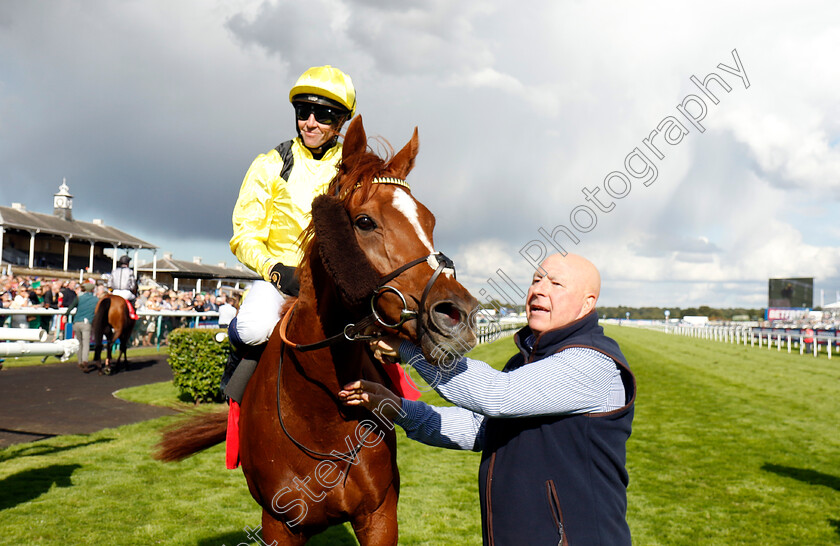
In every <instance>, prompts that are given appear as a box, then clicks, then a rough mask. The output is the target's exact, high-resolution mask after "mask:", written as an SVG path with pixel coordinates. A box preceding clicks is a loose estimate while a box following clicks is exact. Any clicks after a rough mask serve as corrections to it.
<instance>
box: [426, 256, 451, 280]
mask: <svg viewBox="0 0 840 546" xmlns="http://www.w3.org/2000/svg"><path fill="white" fill-rule="evenodd" d="M426 263H427V264H429V267H431V268H432V269H433V270H437V268H438V266H439V265H440V262H439V261H438V259H437V255H436V254H429V257H428V258H426ZM441 273H443V274H444V275H446V276H447V277H451V276H452V274H453V273H455V270H454V269H452V268H451V267H444V268H443V269H442V270H441Z"/></svg>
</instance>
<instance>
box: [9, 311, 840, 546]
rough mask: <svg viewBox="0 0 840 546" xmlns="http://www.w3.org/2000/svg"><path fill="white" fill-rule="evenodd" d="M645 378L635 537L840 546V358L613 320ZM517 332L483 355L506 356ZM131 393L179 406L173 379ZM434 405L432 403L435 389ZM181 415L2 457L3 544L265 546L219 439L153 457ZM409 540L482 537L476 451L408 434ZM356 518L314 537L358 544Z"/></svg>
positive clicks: (403, 452) (632, 498)
mask: <svg viewBox="0 0 840 546" xmlns="http://www.w3.org/2000/svg"><path fill="white" fill-rule="evenodd" d="M608 334H609V335H611V336H612V337H614V338H615V339H616V340H617V341H619V343H620V344H621V347H622V349H623V351H624V353H625V355H626V356H627V358H628V360H629V361H630V363H631V366H632V367H633V370H634V372H635V374H636V378H637V381H638V386H639V388H638V391H639V394H638V398H637V402H636V417H635V421H634V430H633V436H632V437H631V439H630V442H629V444H628V469H629V472H630V487H629V489H628V500H629V510H628V516H627V517H628V521H629V522H630V527H631V529H632V531H633V536H634V543H636V544H640V545H657V544H668V545H670V544H686V545H688V544H692V545H693V544H698V543H703V544H710V545H732V544H809V545H810V544H840V475H839V474H840V435H838V430H837V429H838V427H837V421H838V419H837V410H838V405H840V403H839V402H838V400H837V385H838V380H840V361H837V362H834V361H833V360H832V361H829V360H827V358H825V355H823V358H816V359H815V358H813V357H800V356H799V355H798V354H793V355H788V354H787V353H785V352H782V353H778V352H776V351H775V350H773V351H767V350H759V349H758V348H750V347H744V346H734V345H728V344H723V343H718V342H714V341H705V340H698V339H693V338H685V337H678V336H670V335H665V334H662V333H659V332H651V331H645V330H638V329H632V328H620V327H610V328H609V330H608ZM513 351H514V348H513V345H512V342H511V340H510V339H505V340H501V341H498V342H496V343H493V344H490V345H485V346H481V347H479V348H478V349H476V350H475V351H474V355H473V356H475V357H476V358H481V359H483V360H487V361H489V362H491V363H494V365H496V366H497V367H500V366H501V365H503V364H504V362H505V360H506V359H507V357H508V356H510V355H511V354H512V353H513ZM119 395H120V396H121V397H124V398H127V399H131V400H135V401H145V402H151V403H155V404H158V405H175V406H178V400H177V396H176V393H175V392H174V389H173V388H172V387H171V385H170V384H168V383H162V384H157V385H151V386H144V387H135V388H132V389H126V390H124V391H121V392H120V394H119ZM423 399H424V400H426V401H428V402H431V403H438V402H439V401H440V399H439V398H438V397H437V395H436V394H435V393H426V394H425V395H424V398H423ZM172 419H173V418H171V417H166V418H161V419H156V420H153V421H147V422H144V423H139V424H135V425H128V426H124V427H119V428H115V429H108V430H103V431H100V432H98V433H95V434H90V435H79V436H60V437H56V438H51V439H47V440H42V441H39V442H33V443H29V444H21V445H16V446H12V447H9V448H7V449H5V450H0V521H2V527H3V533H0V544H91V543H108V544H198V545H211V544H212V545H216V546H218V545H221V544H227V545H228V546H231V545H238V544H240V543H246V544H247V543H251V544H257V542H252V541H250V540H249V539H248V538H247V537H246V535H245V532H244V528H245V527H249V528H254V527H256V526H258V525H259V523H260V510H259V508H258V507H257V505H256V504H255V503H254V501H253V500H252V499H251V497H250V495H249V493H248V490H247V487H246V485H245V480H244V478H243V476H242V473H241V472H240V471H227V470H224V467H223V464H224V462H223V459H224V451H223V446H216V447H214V448H212V449H210V450H209V451H207V452H205V453H202V454H199V455H197V456H195V457H193V458H191V459H188V460H186V461H184V462H183V463H180V464H177V465H164V464H161V463H158V462H155V461H153V460H152V459H151V458H150V457H149V453H150V451H151V449H152V446H153V444H154V443H155V442H156V441H157V438H158V431H159V429H160V428H161V427H162V426H164V425H165V424H167V423H170V422H172ZM398 446H399V455H398V457H399V464H400V471H401V474H402V490H401V496H400V508H399V521H400V543H401V544H430V545H432V544H459V545H460V544H480V543H481V527H480V525H481V524H480V514H479V509H478V487H477V479H476V477H477V472H478V463H479V455H478V454H476V453H463V452H456V451H449V450H443V449H436V448H430V447H426V446H423V445H420V444H418V443H416V442H412V441H411V440H408V439H406V438H405V436H404V435H403V434H402V433H400V434H399V437H398ZM348 529H349V528H348V527H337V528H333V529H331V530H329V531H328V532H327V533H325V534H324V535H321V536H320V537H317V538H316V539H315V540H313V542H312V543H313V544H316V545H327V544H330V545H333V544H355V540H354V538H353V537H352V534H351V532H350V531H349V530H348Z"/></svg>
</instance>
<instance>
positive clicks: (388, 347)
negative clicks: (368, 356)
mask: <svg viewBox="0 0 840 546" xmlns="http://www.w3.org/2000/svg"><path fill="white" fill-rule="evenodd" d="M401 341H402V340H400V338H398V337H397V336H383V337H380V338H379V339H377V340H374V341H371V342H370V350H371V351H372V352H373V356H374V357H376V359H377V360H378V361H380V362H382V363H383V364H389V363H394V362H399V361H400V350H399V349H400V343H401Z"/></svg>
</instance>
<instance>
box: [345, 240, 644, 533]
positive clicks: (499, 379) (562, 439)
mask: <svg viewBox="0 0 840 546" xmlns="http://www.w3.org/2000/svg"><path fill="white" fill-rule="evenodd" d="M600 284H601V283H600V275H599V274H598V270H597V269H595V266H594V265H592V264H591V263H590V262H589V261H588V260H586V259H584V258H581V257H580V256H575V255H573V254H567V255H566V256H565V257H563V256H561V255H560V254H555V255H553V256H549V257H548V258H547V259H546V260H545V261H543V263H542V264H541V266H540V268H539V270H538V271H537V272H536V273H535V275H534V278H533V281H532V283H531V286H530V288H529V289H528V295H527V298H526V301H525V304H526V313H527V315H528V326H526V327H525V328H523V329H522V330H520V331H519V332H518V333H517V334H516V338H515V339H516V343H517V346H518V348H519V352H517V354H515V355H514V356H513V357H511V359H510V360H509V361H508V363H507V365H506V366H505V368H504V370H503V371H501V372H499V371H496V370H494V369H492V368H490V367H489V366H488V365H486V364H484V363H483V362H479V361H476V360H472V359H468V358H464V357H461V358H458V359H456V360H455V361H454V362H452V366H451V367H449V368H448V369H443V370H442V369H441V368H439V367H437V366H432V365H430V364H429V363H427V362H426V361H425V359H424V358H423V355H422V353H421V352H420V350H419V349H418V348H417V347H415V346H414V345H412V344H411V343H409V342H407V341H403V342H402V343H401V344H400V342H399V339H398V338H385V339H384V341H379V342H376V343H375V344H373V347H372V348H373V349H374V351H375V353H379V354H378V355H376V356H382V355H385V356H394V355H398V356H401V357H402V359H403V360H404V361H405V362H409V363H410V364H411V365H413V367H414V368H415V369H416V370H417V372H418V373H419V374H420V375H421V376H422V377H423V378H424V379H425V380H426V381H427V382H428V383H429V384H430V385H433V386H434V388H435V390H437V391H438V392H439V393H440V394H441V395H442V396H443V397H444V398H446V399H447V400H449V401H450V402H452V403H454V404H456V406H458V407H454V408H453V407H445V408H444V407H434V406H429V405H428V404H425V403H423V402H419V401H416V402H415V401H411V400H402V399H400V398H398V397H397V396H396V395H394V394H393V393H392V392H391V391H389V390H388V389H386V388H385V387H383V386H382V385H380V384H378V383H371V382H368V381H356V382H354V383H350V384H348V385H347V386H345V388H344V390H342V391H341V392H340V393H339V397H340V398H342V399H343V400H344V401H345V403H348V404H349V405H362V406H363V407H366V408H367V409H377V408H378V409H379V410H380V411H382V410H383V408H385V406H384V405H380V403H381V402H383V401H385V400H388V401H390V404H391V407H390V408H386V411H385V412H384V413H387V410H391V414H392V416H393V417H394V418H395V422H396V423H397V424H399V425H400V426H402V427H403V428H404V429H405V431H406V434H407V435H408V436H409V437H410V438H412V439H415V440H418V441H420V442H423V443H427V444H430V445H435V446H439V447H447V448H450V449H469V450H474V451H482V453H483V454H482V460H481V466H480V469H479V499H480V502H481V513H482V531H483V536H484V543H485V544H488V543H492V542H495V543H496V544H524V543H527V544H567V543H571V544H576V545H580V544H598V545H609V546H618V545H629V544H630V529H629V527H628V525H627V522H626V518H625V514H626V509H627V493H626V488H627V482H628V476H627V471H626V470H625V459H626V456H625V450H626V447H625V446H626V442H627V439H628V437H629V436H630V429H631V423H632V420H633V405H634V400H635V394H636V393H635V380H634V379H633V375H632V373H631V372H630V368H629V367H628V365H627V362H626V360H625V359H624V356H623V355H622V354H621V350H620V349H619V347H618V344H617V343H616V342H615V341H613V340H612V339H610V338H608V337H606V336H604V334H603V330H602V329H601V327H600V326H599V325H598V313H597V312H596V311H595V304H596V302H597V299H598V295H599V293H600ZM396 347H399V351H398V352H397V351H396V350H395V349H396ZM491 508H492V509H491Z"/></svg>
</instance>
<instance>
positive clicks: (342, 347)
mask: <svg viewBox="0 0 840 546" xmlns="http://www.w3.org/2000/svg"><path fill="white" fill-rule="evenodd" d="M310 301H311V300H310ZM290 312H292V313H293V315H292V316H291V317H290V320H289V325H288V329H287V331H286V335H287V338H288V339H289V340H290V341H293V342H294V343H296V344H298V345H305V344H309V343H316V342H318V341H322V340H324V339H325V338H327V337H329V336H331V335H334V334H336V333H338V332H340V331H341V328H343V325H342V324H340V325H338V326H336V325H335V324H330V325H326V326H325V325H324V324H323V323H324V322H325V321H324V319H322V318H321V317H322V315H323V314H325V313H324V311H319V310H316V309H315V307H314V305H311V304H307V303H306V302H299V303H298V305H296V306H295V308H294V310H293V311H290ZM334 312H335V314H339V315H340V314H343V313H341V311H340V310H335V311H334ZM326 314H329V312H327V313H326ZM331 327H332V329H335V331H332V329H331ZM296 353H297V358H298V359H299V361H300V362H306V363H307V365H306V366H305V369H304V370H300V371H299V373H300V374H301V375H302V376H305V377H306V379H308V380H309V381H312V382H316V383H321V384H323V385H327V386H329V387H330V388H333V387H339V388H340V387H342V386H343V385H344V384H345V383H346V382H348V381H351V380H353V379H359V378H360V377H361V369H362V359H363V358H365V355H364V349H363V347H362V346H360V345H359V344H358V343H352V342H348V341H346V340H344V339H341V340H339V341H337V342H336V343H334V344H333V345H330V346H329V347H327V348H324V349H318V350H314V351H296ZM336 392H337V390H336Z"/></svg>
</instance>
